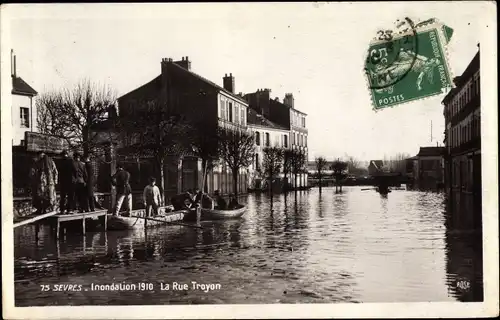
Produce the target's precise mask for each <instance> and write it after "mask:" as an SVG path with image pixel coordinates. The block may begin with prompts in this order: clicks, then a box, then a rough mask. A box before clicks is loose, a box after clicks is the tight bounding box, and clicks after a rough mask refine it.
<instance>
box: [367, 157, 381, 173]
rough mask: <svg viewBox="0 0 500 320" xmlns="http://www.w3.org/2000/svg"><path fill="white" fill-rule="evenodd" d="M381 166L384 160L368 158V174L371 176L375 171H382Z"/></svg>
mask: <svg viewBox="0 0 500 320" xmlns="http://www.w3.org/2000/svg"><path fill="white" fill-rule="evenodd" d="M383 167H384V161H382V160H370V165H369V166H368V175H370V176H373V175H374V174H376V173H377V172H382V171H383V170H382V168H383Z"/></svg>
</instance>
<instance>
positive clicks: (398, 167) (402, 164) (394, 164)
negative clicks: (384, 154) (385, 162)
mask: <svg viewBox="0 0 500 320" xmlns="http://www.w3.org/2000/svg"><path fill="white" fill-rule="evenodd" d="M408 158H410V155H409V154H408V153H396V155H394V156H393V157H391V158H390V160H389V166H388V167H389V171H390V172H394V173H396V172H397V173H401V174H403V173H405V172H406V159H408Z"/></svg>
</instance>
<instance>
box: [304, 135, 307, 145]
mask: <svg viewBox="0 0 500 320" xmlns="http://www.w3.org/2000/svg"><path fill="white" fill-rule="evenodd" d="M304 146H306V147H307V136H304Z"/></svg>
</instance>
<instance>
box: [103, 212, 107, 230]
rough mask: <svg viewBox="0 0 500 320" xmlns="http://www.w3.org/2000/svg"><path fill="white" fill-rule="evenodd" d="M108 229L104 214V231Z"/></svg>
mask: <svg viewBox="0 0 500 320" xmlns="http://www.w3.org/2000/svg"><path fill="white" fill-rule="evenodd" d="M107 230H108V215H107V214H105V215H104V232H106V231H107Z"/></svg>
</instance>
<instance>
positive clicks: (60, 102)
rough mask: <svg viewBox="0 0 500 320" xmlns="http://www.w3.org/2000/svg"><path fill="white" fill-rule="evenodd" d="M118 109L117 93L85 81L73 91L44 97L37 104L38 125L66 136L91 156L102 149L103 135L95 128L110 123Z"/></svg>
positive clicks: (52, 93) (43, 130) (66, 90)
mask: <svg viewBox="0 0 500 320" xmlns="http://www.w3.org/2000/svg"><path fill="white" fill-rule="evenodd" d="M115 108H116V93H115V92H114V90H112V89H111V88H110V87H108V86H105V85H103V86H100V85H97V84H95V83H92V82H91V81H90V80H82V81H80V82H79V83H78V84H77V85H76V86H75V87H74V88H73V89H62V90H58V91H51V92H47V93H44V94H42V95H41V96H40V98H39V99H38V101H37V110H38V115H37V124H38V127H39V128H40V132H42V133H46V134H53V135H58V136H63V137H65V138H66V140H67V141H68V142H69V143H70V145H71V146H72V147H74V148H82V149H83V153H84V155H89V154H93V153H94V152H95V151H96V149H97V148H98V145H99V141H98V140H99V138H98V135H99V133H97V132H94V131H92V128H93V127H94V126H95V125H98V124H99V123H102V122H103V121H105V120H106V119H108V115H109V113H110V112H112V111H113V110H116V109H115Z"/></svg>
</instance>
